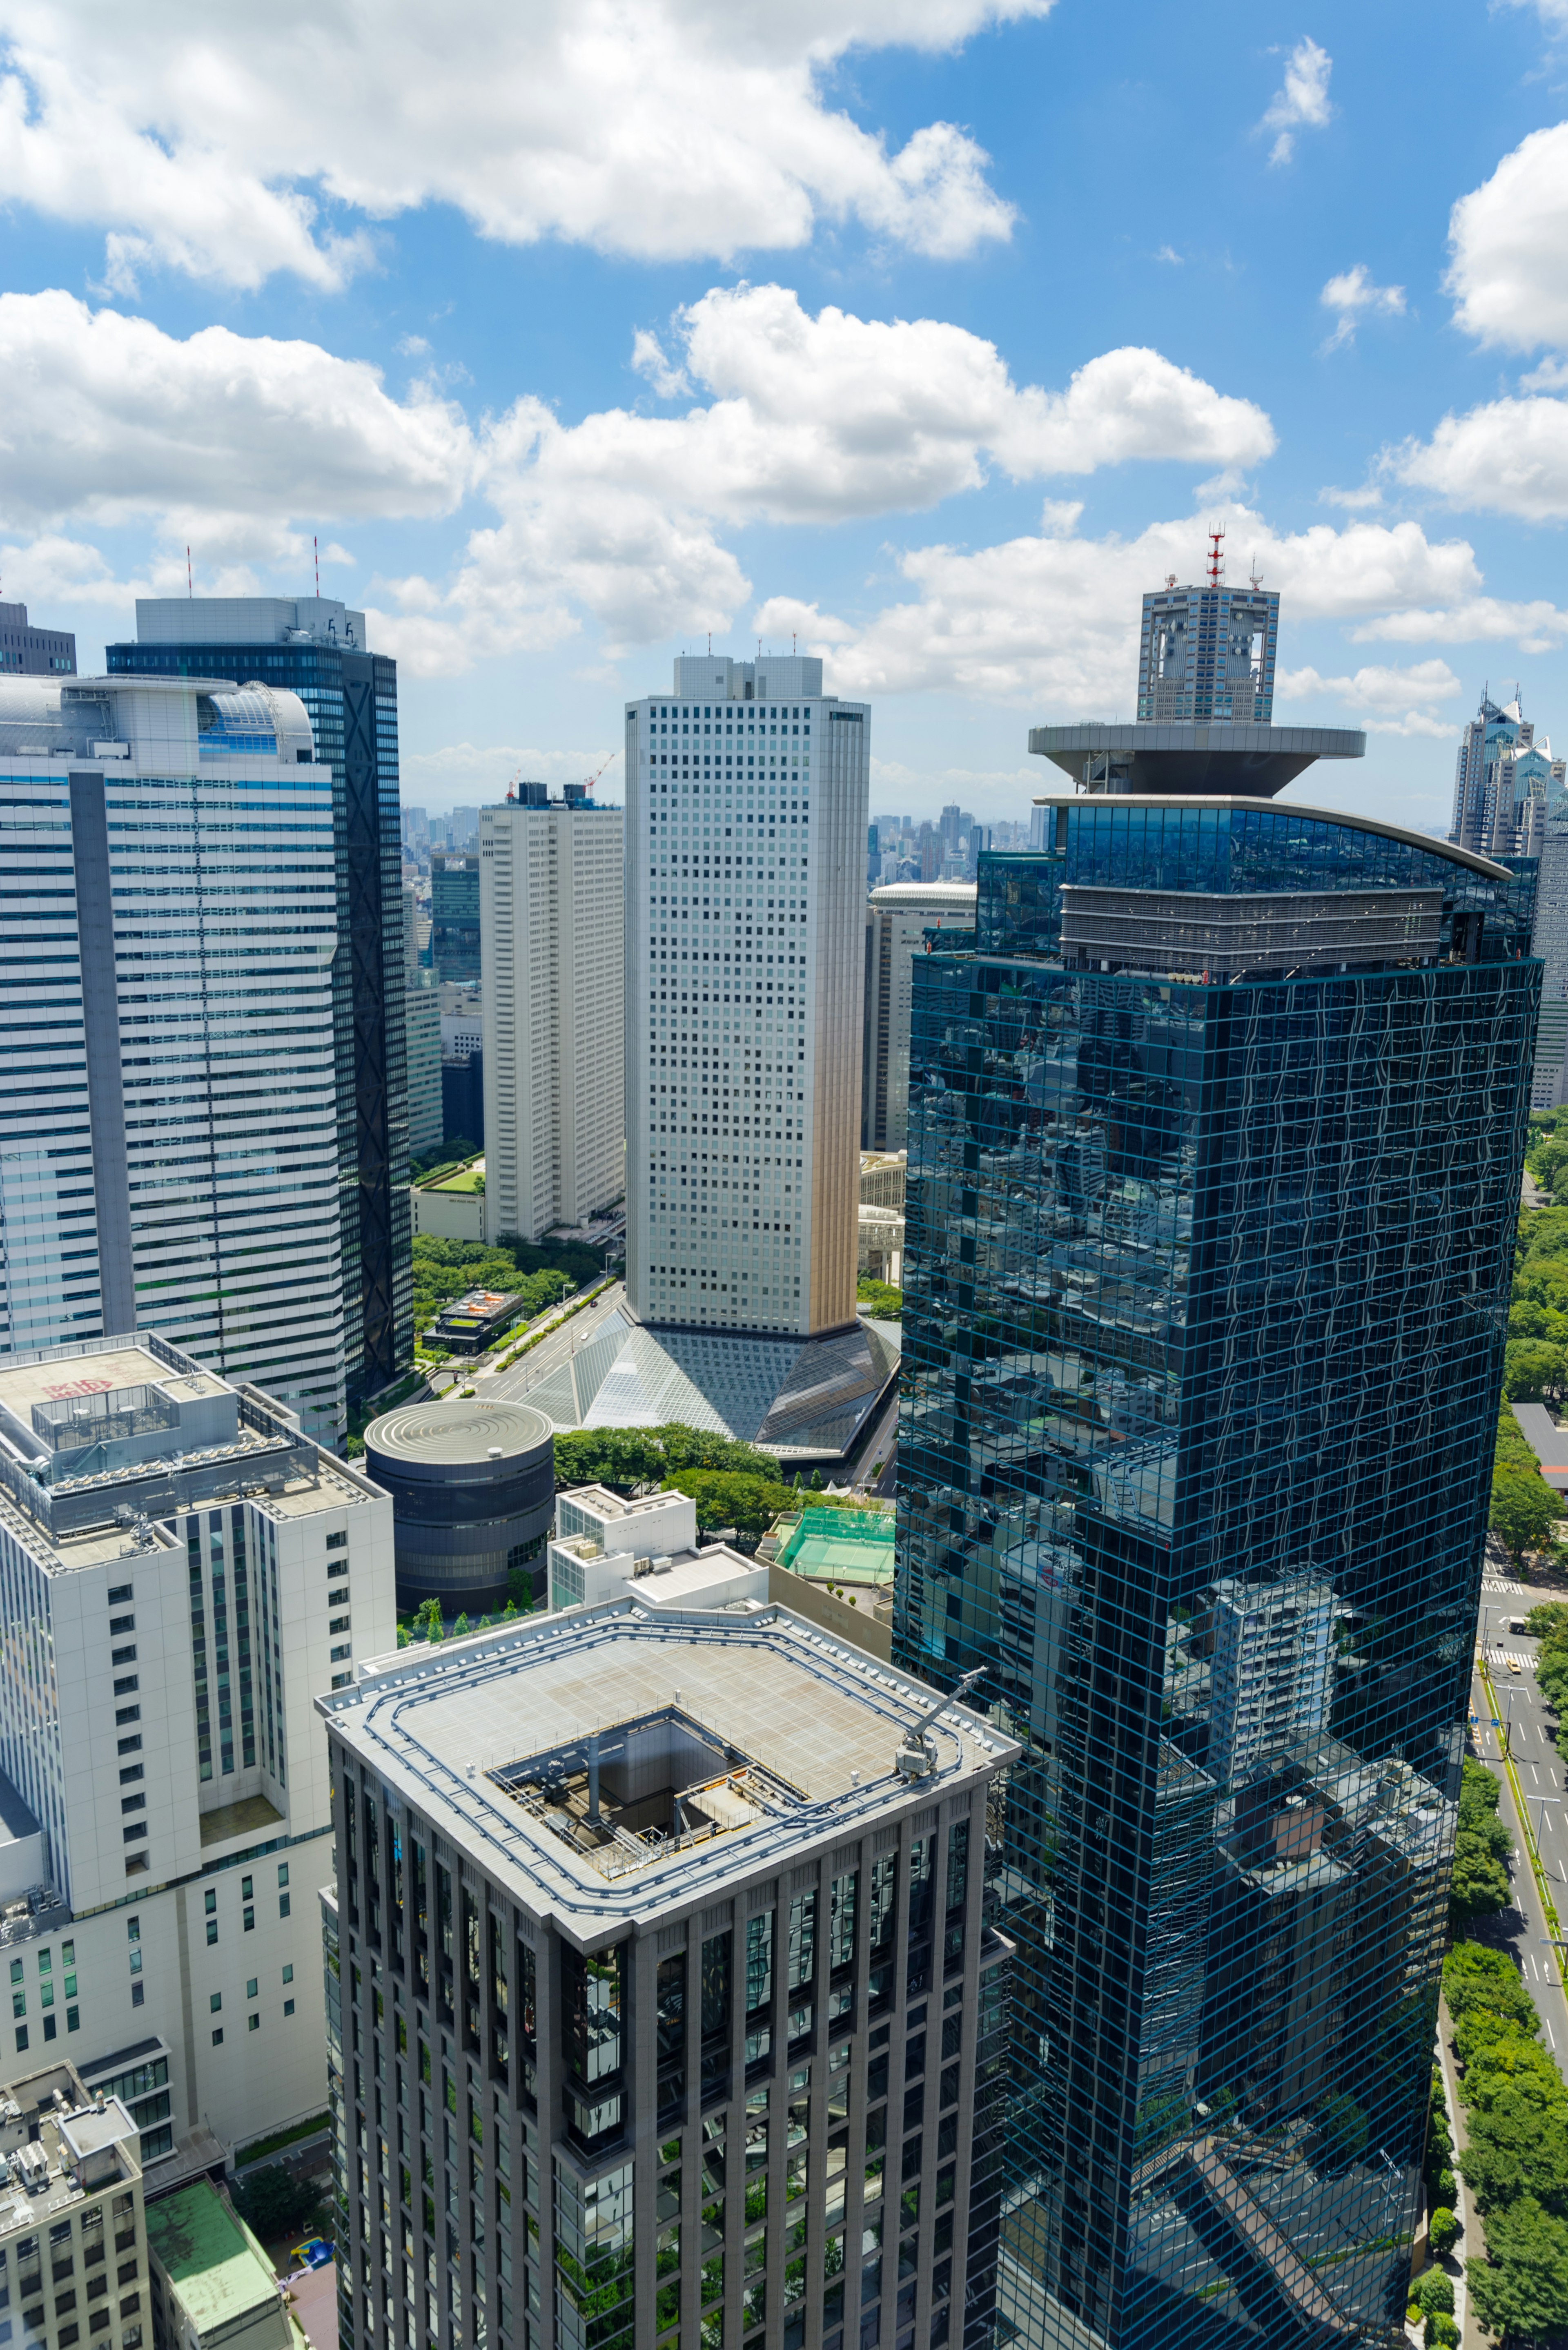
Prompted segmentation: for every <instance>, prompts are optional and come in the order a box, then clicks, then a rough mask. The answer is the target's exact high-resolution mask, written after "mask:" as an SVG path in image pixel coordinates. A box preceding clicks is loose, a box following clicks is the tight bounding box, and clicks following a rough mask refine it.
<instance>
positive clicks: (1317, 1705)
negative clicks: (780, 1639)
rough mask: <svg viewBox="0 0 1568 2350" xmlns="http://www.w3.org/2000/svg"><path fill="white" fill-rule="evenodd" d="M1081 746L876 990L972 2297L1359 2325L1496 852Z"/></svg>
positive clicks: (1428, 2019)
mask: <svg viewBox="0 0 1568 2350" xmlns="http://www.w3.org/2000/svg"><path fill="white" fill-rule="evenodd" d="M1090 731H1092V730H1081V729H1060V730H1057V729H1042V730H1039V732H1038V733H1036V735H1035V736H1034V737H1033V738H1032V739H1033V742H1034V743H1035V746H1036V747H1037V748H1042V749H1045V750H1046V751H1048V752H1049V753H1050V754H1052V755H1054V756H1055V757H1056V758H1057V759H1058V761H1059V762H1060V764H1064V765H1066V766H1067V767H1068V768H1069V771H1070V772H1072V773H1074V774H1079V773H1082V772H1083V765H1082V763H1083V760H1084V758H1085V752H1087V754H1088V755H1090V756H1091V757H1096V758H1098V757H1100V756H1101V755H1102V754H1103V752H1104V751H1105V750H1106V749H1111V750H1113V751H1114V753H1115V758H1116V762H1119V763H1123V764H1122V765H1121V772H1120V775H1118V776H1117V780H1118V781H1119V782H1121V783H1122V788H1119V789H1114V790H1111V791H1099V792H1091V793H1089V794H1087V795H1082V796H1079V797H1075V798H1074V797H1064V798H1060V799H1056V800H1054V801H1051V802H1048V803H1047V807H1048V811H1049V814H1048V822H1047V826H1046V829H1045V839H1046V846H1045V847H1044V851H1043V853H1041V854H1039V855H1035V856H994V857H990V858H984V859H982V862H981V882H980V908H979V922H978V941H977V945H976V947H975V950H974V951H972V952H971V953H963V954H956V953H954V954H949V953H942V952H940V951H939V952H934V953H932V954H931V955H929V956H924V957H922V958H920V959H919V962H917V963H916V966H915V1003H914V1016H913V1034H912V1041H911V1047H910V1061H911V1073H910V1107H909V1187H908V1209H907V1213H908V1253H907V1255H906V1259H905V1265H904V1301H905V1302H904V1340H905V1347H906V1350H907V1357H906V1358H907V1360H908V1361H909V1363H910V1365H911V1367H912V1369H911V1376H910V1377H909V1381H908V1386H907V1393H906V1399H905V1403H904V1409H903V1412H902V1416H901V1419H900V1424H899V1433H898V1464H899V1481H900V1502H901V1509H900V1527H899V1544H900V1554H899V1579H898V1619H897V1626H896V1633H895V1651H894V1652H895V1656H896V1657H898V1658H899V1659H902V1660H903V1661H905V1662H906V1663H907V1664H909V1665H910V1666H912V1667H913V1666H919V1668H921V1669H924V1670H926V1671H927V1672H929V1673H930V1674H931V1675H933V1676H935V1677H941V1676H943V1675H946V1676H951V1675H952V1674H954V1673H956V1672H958V1671H959V1670H960V1669H964V1668H969V1667H976V1666H979V1667H983V1668H984V1669H985V1671H986V1674H987V1680H986V1683H985V1684H984V1688H985V1691H986V1693H987V1694H988V1695H990V1696H991V1698H992V1700H993V1702H994V1704H995V1706H996V1708H997V1713H996V1719H997V1720H998V1721H1000V1722H1002V1725H1003V1726H1004V1727H1006V1728H1007V1729H1008V1730H1009V1731H1011V1733H1012V1735H1014V1736H1015V1737H1017V1738H1018V1739H1019V1740H1020V1742H1022V1743H1023V1747H1024V1750H1025V1752H1024V1755H1023V1760H1022V1761H1021V1762H1020V1763H1019V1764H1017V1765H1016V1766H1015V1767H1014V1769H1013V1770H1012V1773H1011V1774H1010V1781H1009V1787H1008V1793H1007V1801H1006V1814H1005V1822H1004V1825H1003V1828H1002V1853H1001V1855H1000V1868H999V1873H998V1880H997V1881H998V1884H999V1886H1000V1887H1002V1888H1003V1908H1002V1922H1003V1925H1004V1928H1005V1930H1007V1931H1009V1932H1010V1933H1012V1934H1014V1935H1015V1936H1016V1938H1017V1939H1018V1943H1019V1950H1020V1957H1019V1965H1018V1977H1017V1991H1016V1999H1015V2011H1014V2012H1015V2018H1016V2023H1017V2027H1018V2028H1017V2030H1016V2032H1015V2035H1014V2040H1013V2044H1012V2082H1013V2108H1012V2111H1013V2126H1012V2139H1011V2144H1010V2150H1009V2168H1008V2177H1007V2183H1006V2188H1005V2191H1004V2202H1003V2217H1002V2272H1001V2282H1000V2295H999V2297H1000V2307H1001V2314H1002V2318H1003V2320H1004V2323H1005V2324H1007V2325H1008V2326H1009V2327H1010V2328H1011V2329H1012V2339H1014V2340H1021V2341H1023V2342H1026V2343H1028V2344H1030V2345H1041V2350H1068V2346H1069V2345H1070V2350H1147V2345H1152V2344H1155V2343H1158V2344H1159V2345H1162V2350H1164V2345H1170V2350H1221V2345H1231V2344H1234V2343H1242V2342H1247V2341H1251V2342H1257V2343H1259V2344H1263V2345H1279V2350H1284V2345H1287V2344H1290V2345H1294V2344H1297V2343H1300V2342H1302V2341H1304V2340H1309V2339H1311V2340H1323V2341H1342V2342H1345V2343H1346V2344H1351V2343H1361V2344H1373V2343H1376V2344H1379V2345H1381V2344H1384V2343H1390V2344H1392V2343H1395V2342H1397V2340H1398V2339H1399V2336H1400V2334H1401V2333H1402V2331H1403V2326H1402V2314H1403V2309H1404V2303H1405V2289H1406V2286H1407V2282H1408V2275H1409V2258H1408V2245H1409V2242H1410V2238H1411V2231H1412V2229H1413V2226H1414V2223H1415V2220H1416V2216H1417V2210H1418V2207H1419V2201H1420V2195H1421V2187H1420V2168H1421V2158H1422V2149H1423V2143H1424V2137H1425V2126H1426V2112H1427V2102H1428V2081H1429V2073H1430V2061H1431V2047H1432V2037H1433V2031H1434V2027H1435V2016H1436V2000H1437V1984H1438V1961H1439V1959H1440V1956H1441V1951H1442V1947H1443V1940H1444V1933H1445V1918H1446V1907H1447V1895H1448V1884H1449V1867H1450V1859H1451V1851H1452V1841H1453V1835H1454V1826H1455V1818H1456V1798H1457V1795H1458V1790H1459V1761H1460V1757H1461V1754H1462V1752H1463V1746H1464V1736H1465V1724H1466V1717H1467V1700H1468V1684H1469V1656H1470V1648H1471V1641H1472V1637H1473V1630H1474V1625H1475V1618H1476V1613H1477V1596H1478V1589H1479V1582H1480V1564H1481V1548H1482V1541H1483V1536H1484V1533H1485V1526H1486V1517H1487V1509H1488V1501H1489V1490H1490V1469H1491V1453H1492V1443H1493V1429H1494V1425H1495V1418H1496V1399H1497V1394H1498V1387H1499V1379H1500V1374H1501V1348H1502V1339H1503V1332H1504V1324H1505V1317H1506V1312H1507V1301H1508V1290H1509V1274H1510V1258H1511V1241H1512V1234H1513V1227H1514V1221H1515V1211H1516V1206H1517V1199H1518V1185H1519V1173H1520V1161H1521V1145H1522V1139H1523V1129H1524V1124H1525V1118H1526V1109H1527V1103H1528V1094H1529V1073H1530V1056H1531V1045H1532V1035H1533V1029H1534V1020H1535V1008H1536V1000H1537V994H1538V988H1539V969H1538V966H1537V965H1536V964H1534V963H1533V962H1530V961H1529V960H1526V959H1522V958H1523V955H1524V950H1525V946H1526V943H1527V941H1526V938H1525V936H1524V935H1523V933H1522V931H1521V914H1520V906H1521V893H1520V891H1519V889H1518V888H1517V887H1516V877H1515V875H1513V874H1512V873H1511V872H1510V871H1509V870H1507V869H1506V868H1503V867H1501V866H1500V865H1497V864H1494V863H1492V862H1490V861H1489V860H1488V859H1486V858H1481V857H1480V856H1478V855H1476V854H1475V853H1474V852H1472V851H1469V850H1467V849H1463V848H1459V847H1445V846H1442V845H1439V844H1438V843H1436V842H1434V841H1432V840H1431V839H1429V838H1428V837H1424V836H1421V835H1417V834H1413V833H1409V832H1406V831H1404V830H1403V829H1401V828H1400V827H1396V826H1392V825H1386V824H1383V823H1378V822H1374V821H1372V820H1370V819H1367V818H1365V817H1360V816H1345V815H1340V814H1334V813H1331V812H1327V811H1322V810H1317V809H1314V808H1311V807H1303V806H1293V805H1272V804H1271V800H1272V793H1273V792H1274V791H1275V790H1276V789H1277V788H1278V786H1279V784H1280V782H1281V781H1282V780H1285V779H1288V777H1289V775H1291V774H1293V773H1297V772H1299V771H1300V767H1301V765H1302V764H1303V763H1304V760H1305V758H1306V757H1309V756H1310V755H1311V754H1312V747H1313V746H1312V741H1311V738H1310V736H1309V735H1308V734H1306V733H1304V732H1303V730H1289V731H1288V733H1287V731H1286V730H1275V729H1271V728H1265V727H1262V726H1261V725H1259V724H1258V723H1256V722H1255V721H1254V722H1250V723H1249V724H1248V725H1247V726H1246V728H1245V729H1243V728H1241V726H1237V727H1236V728H1235V730H1234V734H1233V736H1232V737H1231V739H1230V740H1229V741H1228V742H1227V743H1223V744H1221V745H1219V746H1216V745H1215V744H1214V742H1213V736H1214V735H1215V734H1216V733H1218V732H1219V731H1220V730H1219V729H1217V728H1215V727H1213V726H1210V727H1209V728H1208V730H1207V731H1208V734H1209V737H1210V739H1209V741H1208V743H1198V742H1194V741H1192V740H1191V739H1190V737H1191V736H1192V735H1194V734H1197V733H1201V732H1202V731H1203V729H1202V728H1201V727H1200V726H1199V723H1198V722H1196V721H1194V722H1192V723H1190V725H1189V724H1187V723H1185V722H1176V721H1165V722H1160V721H1158V719H1156V720H1153V721H1150V722H1146V724H1145V727H1144V728H1143V729H1142V730H1141V731H1140V730H1139V729H1138V728H1137V727H1133V728H1126V729H1121V730H1115V733H1116V740H1115V741H1114V742H1113V743H1110V744H1106V743H1101V744H1100V745H1098V746H1096V744H1094V743H1089V744H1085V742H1084V740H1083V736H1084V734H1085V733H1086V732H1090ZM1101 731H1102V732H1103V733H1104V734H1106V735H1110V734H1112V733H1113V730H1111V729H1105V730H1101ZM1276 735H1278V736H1282V737H1283V739H1282V740H1280V741H1278V742H1277V743H1276V742H1275V741H1274V740H1273V739H1272V738H1273V737H1275V736H1276ZM1151 737H1152V738H1154V739H1153V740H1150V738H1151ZM1184 737H1186V738H1188V739H1184ZM1328 747H1329V748H1330V749H1332V750H1334V751H1337V752H1338V753H1339V754H1341V755H1344V754H1345V751H1346V750H1347V748H1348V747H1349V746H1348V745H1347V744H1346V743H1345V738H1344V737H1343V736H1339V735H1331V736H1329V737H1328ZM1167 757H1168V764H1166V759H1167ZM1091 772H1093V770H1091ZM1099 772H1100V773H1101V774H1103V773H1104V769H1103V767H1102V768H1101V769H1100V771H1099ZM1113 774H1114V775H1115V774H1116V766H1115V765H1114V764H1113ZM1128 774H1131V775H1136V776H1137V783H1136V785H1133V786H1132V787H1131V788H1127V786H1126V783H1125V780H1124V779H1125V777H1126V776H1127V775H1128ZM1162 784H1163V785H1164V788H1163V789H1162V788H1161V785H1162ZM1216 786H1219V789H1217V788H1216ZM1526 919H1527V918H1526Z"/></svg>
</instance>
